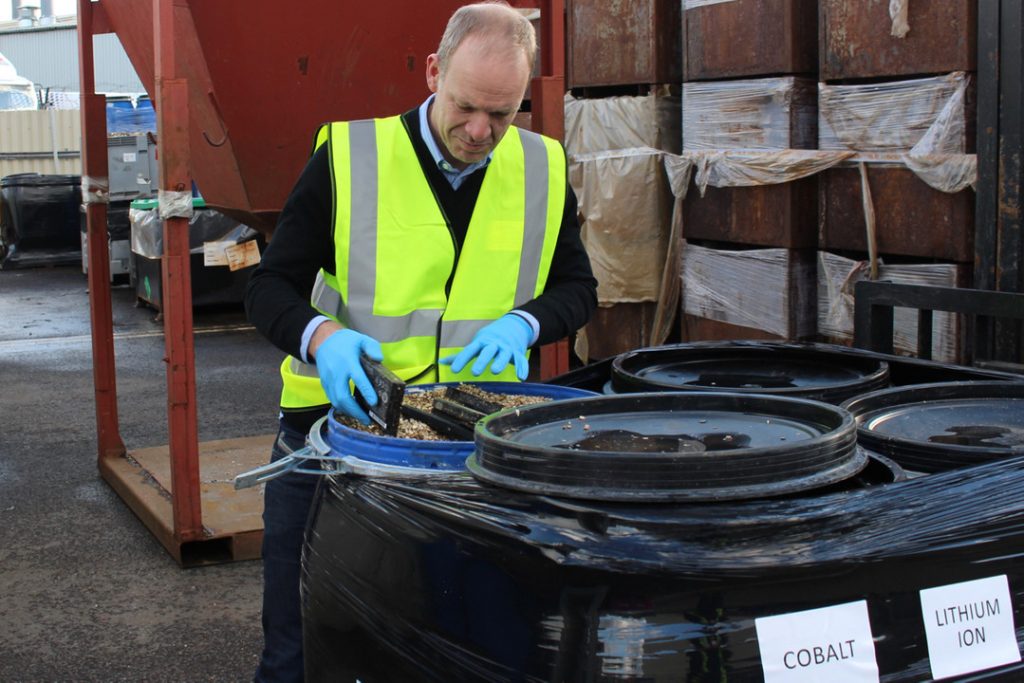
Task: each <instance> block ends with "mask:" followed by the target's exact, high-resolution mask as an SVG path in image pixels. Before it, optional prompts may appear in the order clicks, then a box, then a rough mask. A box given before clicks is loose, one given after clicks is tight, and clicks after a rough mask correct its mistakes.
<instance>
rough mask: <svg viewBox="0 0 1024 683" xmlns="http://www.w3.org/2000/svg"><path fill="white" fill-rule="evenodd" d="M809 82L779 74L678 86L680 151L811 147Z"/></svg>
mask: <svg viewBox="0 0 1024 683" xmlns="http://www.w3.org/2000/svg"><path fill="white" fill-rule="evenodd" d="M816 100H817V92H816V83H815V81H813V80H811V79H809V78H797V77H794V76H783V77H778V78H753V79H741V80H734V81H709V82H697V83H684V84H683V151H684V152H692V151H701V150H724V149H745V150H780V149H814V147H815V144H816V142H817V127H818V110H817V104H816Z"/></svg>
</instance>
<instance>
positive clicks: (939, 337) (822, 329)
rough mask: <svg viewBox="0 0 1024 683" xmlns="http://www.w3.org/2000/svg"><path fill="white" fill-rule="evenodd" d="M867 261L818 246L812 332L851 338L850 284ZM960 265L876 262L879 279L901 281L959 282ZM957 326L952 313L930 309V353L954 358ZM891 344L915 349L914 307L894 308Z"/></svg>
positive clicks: (861, 276) (958, 353) (863, 274)
mask: <svg viewBox="0 0 1024 683" xmlns="http://www.w3.org/2000/svg"><path fill="white" fill-rule="evenodd" d="M868 268H869V265H868V262H867V261H854V260H851V259H848V258H844V257H842V256H839V255H837V254H832V253H829V252H827V251H821V252H818V333H819V334H821V335H823V336H825V337H828V338H829V339H833V340H837V341H846V342H849V341H852V340H853V307H854V298H853V290H854V285H856V284H857V282H859V281H860V280H866V279H868ZM964 277H965V272H964V266H961V265H958V264H955V263H922V264H908V265H901V264H893V265H887V264H884V263H881V262H880V263H879V267H878V278H877V279H879V280H888V281H891V282H897V283H901V284H911V285H929V286H934V287H959V286H961V285H962V284H963V281H964ZM960 335H961V326H960V320H959V317H958V316H957V315H956V314H954V313H946V312H943V311H935V312H934V314H933V317H932V358H934V359H935V360H937V361H943V362H947V363H957V362H960V360H961V358H962V350H961V341H962V340H961V336H960ZM893 348H894V349H895V351H896V352H902V353H909V354H916V353H917V311H916V310H912V309H908V308H896V309H895V310H894V313H893Z"/></svg>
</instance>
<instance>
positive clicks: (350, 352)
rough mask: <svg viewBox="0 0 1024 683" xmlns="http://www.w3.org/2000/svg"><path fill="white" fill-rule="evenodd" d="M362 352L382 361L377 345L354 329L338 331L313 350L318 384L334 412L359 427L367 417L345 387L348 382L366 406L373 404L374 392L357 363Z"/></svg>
mask: <svg viewBox="0 0 1024 683" xmlns="http://www.w3.org/2000/svg"><path fill="white" fill-rule="evenodd" d="M364 353H365V354H366V355H367V357H368V358H371V359H373V360H376V361H380V360H384V353H383V352H382V351H381V348H380V343H378V342H377V340H376V339H374V338H373V337H368V336H366V335H365V334H360V333H359V332H356V331H355V330H338V331H337V332H335V333H334V334H332V335H331V336H329V337H327V339H325V340H324V342H323V343H322V344H320V347H319V348H317V350H316V367H317V370H318V371H319V372H320V384H321V385H322V386H323V388H324V391H325V392H326V393H327V398H328V400H330V402H331V405H332V406H334V408H335V410H337V411H339V412H341V413H344V414H345V415H348V416H349V417H353V418H355V419H357V420H359V421H360V422H362V423H363V424H370V416H369V415H367V414H366V412H365V411H364V410H363V409H362V408H360V407H359V404H358V403H356V399H355V397H354V396H353V395H352V389H351V388H350V387H349V380H351V381H352V383H353V384H355V386H356V391H358V392H359V393H360V394H362V395H363V398H364V399H366V403H367V405H371V406H372V405H376V404H377V393H376V392H375V391H374V390H373V385H372V384H371V383H370V378H369V377H367V376H366V371H365V370H363V366H362V364H361V363H360V362H359V357H360V356H361V355H362V354H364Z"/></svg>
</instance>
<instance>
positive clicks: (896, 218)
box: [818, 164, 974, 262]
mask: <svg viewBox="0 0 1024 683" xmlns="http://www.w3.org/2000/svg"><path fill="white" fill-rule="evenodd" d="M868 184H869V185H870V187H871V199H872V204H873V206H874V211H875V224H876V228H875V235H876V240H877V245H878V252H879V253H880V254H891V255H899V256H915V257H920V258H933V259H940V260H944V261H956V262H968V261H973V260H974V192H973V190H963V191H961V192H957V193H955V194H949V193H946V192H940V191H939V190H936V189H933V188H931V187H929V186H928V185H927V184H925V182H924V181H923V180H921V179H920V178H918V177H917V176H916V175H914V172H913V171H911V170H910V169H907V168H903V167H901V166H885V165H879V164H871V165H869V166H868ZM819 187H820V198H819V202H818V207H819V221H818V225H819V230H820V235H819V239H818V243H819V244H820V245H821V248H822V249H826V250H829V251H844V250H846V251H867V248H868V246H867V232H866V229H865V224H864V207H863V203H862V199H861V196H862V190H861V180H860V172H859V170H858V169H856V168H838V167H837V168H831V169H829V170H827V171H825V172H824V173H821V174H819Z"/></svg>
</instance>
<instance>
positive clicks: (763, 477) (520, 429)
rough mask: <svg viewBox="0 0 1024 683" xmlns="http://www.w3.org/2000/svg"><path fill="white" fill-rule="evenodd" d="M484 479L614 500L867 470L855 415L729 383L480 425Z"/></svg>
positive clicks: (476, 466) (736, 495)
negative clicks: (718, 388) (742, 390)
mask: <svg viewBox="0 0 1024 683" xmlns="http://www.w3.org/2000/svg"><path fill="white" fill-rule="evenodd" d="M475 442H476V452H475V453H474V454H473V455H472V456H470V458H469V460H468V461H467V466H468V468H469V470H470V472H472V474H473V475H474V476H475V477H477V478H478V479H480V480H482V481H485V482H488V483H491V484H497V485H499V486H504V487H507V488H511V489H515V490H519V491H527V492H531V493H539V494H545V495H554V496H565V497H570V498H584V499H589V500H605V501H632V502H664V501H717V500H739V499H748V498H760V497H765V496H781V495H786V494H791V493H794V492H797V491H807V490H811V489H816V488H819V487H825V486H829V485H832V484H835V483H837V482H841V481H843V480H846V479H848V478H850V477H853V476H854V475H856V474H858V473H859V472H860V471H861V470H863V469H864V467H865V466H866V464H867V461H868V457H867V455H866V454H865V453H864V452H863V451H862V450H860V449H858V448H857V445H856V430H855V426H854V422H853V418H852V417H851V416H850V415H849V413H847V412H846V411H844V410H841V409H839V408H837V407H835V406H832V405H829V404H826V403H821V402H818V401H808V400H804V399H795V398H782V397H777V396H763V395H756V394H736V393H722V392H699V393H698V392H693V393H671V392H663V393H638V394H620V395H615V396H599V397H594V398H584V399H571V400H564V401H554V402H551V403H547V404H541V405H536V406H529V407H526V408H520V409H510V410H505V411H502V412H500V413H495V414H494V415H491V416H489V417H487V418H485V419H484V420H482V421H481V422H480V423H478V425H477V430H476V438H475Z"/></svg>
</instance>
